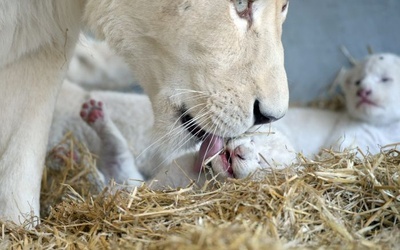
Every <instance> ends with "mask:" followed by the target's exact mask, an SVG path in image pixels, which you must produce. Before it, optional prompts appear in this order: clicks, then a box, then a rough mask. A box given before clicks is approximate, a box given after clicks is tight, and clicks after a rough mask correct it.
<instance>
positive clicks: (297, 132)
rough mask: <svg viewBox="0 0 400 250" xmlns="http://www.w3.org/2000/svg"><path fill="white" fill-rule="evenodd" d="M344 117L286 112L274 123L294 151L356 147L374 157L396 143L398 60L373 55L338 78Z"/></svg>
mask: <svg viewBox="0 0 400 250" xmlns="http://www.w3.org/2000/svg"><path fill="white" fill-rule="evenodd" d="M341 87H342V89H343V92H344V94H345V100H346V107H347V111H346V112H334V111H328V110H319V109H314V108H290V109H289V111H288V113H287V114H286V116H285V117H284V118H283V119H282V120H281V121H278V122H276V123H274V126H277V128H278V129H280V130H281V131H282V132H284V133H285V134H286V135H287V136H288V138H289V139H290V141H291V142H292V143H293V145H294V147H295V149H296V150H298V151H303V153H304V154H305V155H308V156H312V155H313V154H316V153H318V152H319V150H320V149H321V148H330V147H332V148H333V149H334V150H343V149H345V148H356V147H358V148H359V149H361V150H362V151H363V152H364V153H367V152H369V153H371V154H376V153H378V152H379V151H380V149H381V146H385V145H387V144H393V143H398V142H400V108H399V104H400V99H399V94H400V58H399V57H398V56H396V55H393V54H376V55H372V56H369V57H367V58H366V59H365V60H363V61H362V62H359V63H358V64H357V65H356V66H355V67H354V68H352V69H350V70H348V71H347V72H345V73H344V74H343V79H342V81H341Z"/></svg>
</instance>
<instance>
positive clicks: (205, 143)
mask: <svg viewBox="0 0 400 250" xmlns="http://www.w3.org/2000/svg"><path fill="white" fill-rule="evenodd" d="M181 122H182V125H183V127H184V128H185V129H186V130H187V131H188V132H189V133H190V134H192V135H194V136H195V137H196V138H198V139H199V140H201V141H202V143H201V146H200V150H199V155H198V158H197V160H196V162H195V165H194V169H195V171H196V172H200V171H201V169H202V167H203V163H204V161H205V160H207V159H208V158H210V157H212V156H214V155H216V154H218V153H219V152H221V150H222V149H223V147H224V139H223V138H222V137H220V136H217V135H214V134H210V133H207V132H206V131H204V130H203V129H202V128H201V127H200V126H198V125H197V124H196V123H195V122H194V119H193V117H192V116H191V115H190V114H188V112H187V110H186V109H181Z"/></svg>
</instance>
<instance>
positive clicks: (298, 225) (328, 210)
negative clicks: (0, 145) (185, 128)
mask: <svg viewBox="0 0 400 250" xmlns="http://www.w3.org/2000/svg"><path fill="white" fill-rule="evenodd" d="M70 145H72V146H74V145H77V144H76V142H74V143H72V144H70ZM75 147H76V146H75ZM79 148H80V149H79V150H80V153H81V154H82V155H83V156H84V157H83V158H84V159H85V160H83V161H82V162H86V165H85V166H83V165H84V164H82V163H76V162H74V160H73V159H72V157H71V158H70V159H65V167H64V168H61V169H58V170H57V169H52V170H49V171H47V172H46V173H45V178H44V182H43V190H42V194H43V195H42V199H43V200H42V204H43V205H42V206H43V208H44V209H43V213H44V214H46V213H48V212H49V214H48V215H47V216H46V217H44V218H43V220H42V223H41V224H40V226H38V227H37V228H35V229H31V230H28V229H23V228H21V227H18V226H14V225H10V224H1V223H0V248H1V249H4V248H14V249H25V248H39V249H50V248H66V249H85V248H86V249H102V248H107V249H117V248H128V249H131V248H134V249H174V250H178V249H302V248H304V249H310V248H318V249H325V248H329V249H395V248H399V246H400V228H399V225H400V224H399V220H400V214H399V210H400V177H399V174H400V171H399V170H400V167H399V166H400V154H399V152H398V151H396V150H393V149H392V150H388V151H386V152H384V153H382V154H380V155H377V156H366V157H365V159H363V160H358V159H356V158H355V157H354V154H352V153H350V152H345V153H333V152H330V151H326V152H325V153H324V154H323V156H322V157H321V159H320V160H318V161H310V160H307V159H304V164H302V165H303V166H304V168H297V167H296V168H295V167H292V168H288V169H286V170H280V171H272V172H268V173H265V174H266V178H265V180H263V181H260V182H252V181H250V180H230V181H228V182H227V183H224V184H217V185H216V187H213V188H209V187H207V186H205V187H204V188H203V189H201V190H195V189H194V188H193V187H192V186H190V187H187V188H183V189H179V190H169V191H164V192H155V191H151V190H149V189H148V188H146V187H145V186H143V187H140V188H134V189H131V190H127V191H117V192H116V193H115V194H109V193H108V192H107V191H106V190H103V191H102V192H100V193H99V194H97V195H94V196H92V195H93V193H92V192H96V190H97V189H98V185H97V184H92V182H91V179H92V177H91V176H93V174H95V170H93V169H92V168H91V167H88V165H87V162H90V159H91V161H92V165H93V161H94V159H93V158H92V156H91V155H90V154H89V152H87V150H85V149H84V148H82V147H80V146H79ZM58 183H63V184H61V185H60V184H58ZM209 186H211V185H209ZM88 190H89V191H88Z"/></svg>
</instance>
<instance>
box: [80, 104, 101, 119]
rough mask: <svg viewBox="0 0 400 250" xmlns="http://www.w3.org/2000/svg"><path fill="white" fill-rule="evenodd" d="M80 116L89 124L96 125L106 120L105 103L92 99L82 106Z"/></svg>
mask: <svg viewBox="0 0 400 250" xmlns="http://www.w3.org/2000/svg"><path fill="white" fill-rule="evenodd" d="M80 115H81V117H82V119H83V120H85V121H86V122H87V123H95V122H96V121H97V120H98V119H102V118H104V111H103V103H102V102H100V101H95V100H93V99H91V100H90V101H88V102H85V103H84V104H83V105H82V109H81V112H80Z"/></svg>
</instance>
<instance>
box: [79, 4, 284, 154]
mask: <svg viewBox="0 0 400 250" xmlns="http://www.w3.org/2000/svg"><path fill="white" fill-rule="evenodd" d="M287 10H288V0H201V1H200V0H174V1H171V0H157V1H149V0H135V1H131V0H120V1H115V2H113V1H111V2H110V1H109V0H103V1H98V0H96V1H95V0H93V1H89V3H88V5H87V14H86V20H87V21H88V22H89V24H91V25H92V26H93V27H95V28H96V29H97V33H98V34H100V35H103V36H104V37H105V38H106V40H107V41H108V43H109V44H110V45H111V46H112V47H113V48H114V49H116V50H117V51H118V52H119V53H120V54H121V55H122V56H124V57H125V59H126V61H127V62H128V63H129V64H130V66H131V67H132V68H133V70H134V74H135V76H136V77H137V79H138V80H139V82H140V83H141V85H142V86H143V88H144V89H145V92H146V93H147V94H148V95H149V96H150V99H151V101H152V105H153V109H154V115H155V129H156V130H157V131H158V134H159V136H160V138H162V140H160V144H165V143H168V144H169V145H168V146H164V147H163V148H164V149H165V148H169V149H171V150H177V149H178V148H180V147H181V146H182V147H186V146H188V145H193V144H194V143H196V142H198V141H200V140H203V139H204V138H207V136H212V137H214V138H226V137H234V136H237V135H239V134H242V133H244V132H245V131H246V130H248V129H249V128H250V127H251V126H253V125H254V124H262V123H268V122H272V121H274V120H277V119H279V118H281V117H282V116H283V115H284V114H285V112H286V110H287V106H288V88H287V78H286V72H285V69H284V53H283V47H282V43H281V34H282V23H283V22H284V20H285V18H286V14H287ZM210 141H214V142H215V141H216V140H215V139H214V140H209V142H210ZM208 147H209V148H210V150H211V149H212V147H213V146H212V145H208ZM170 153H171V151H168V152H166V154H170Z"/></svg>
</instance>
